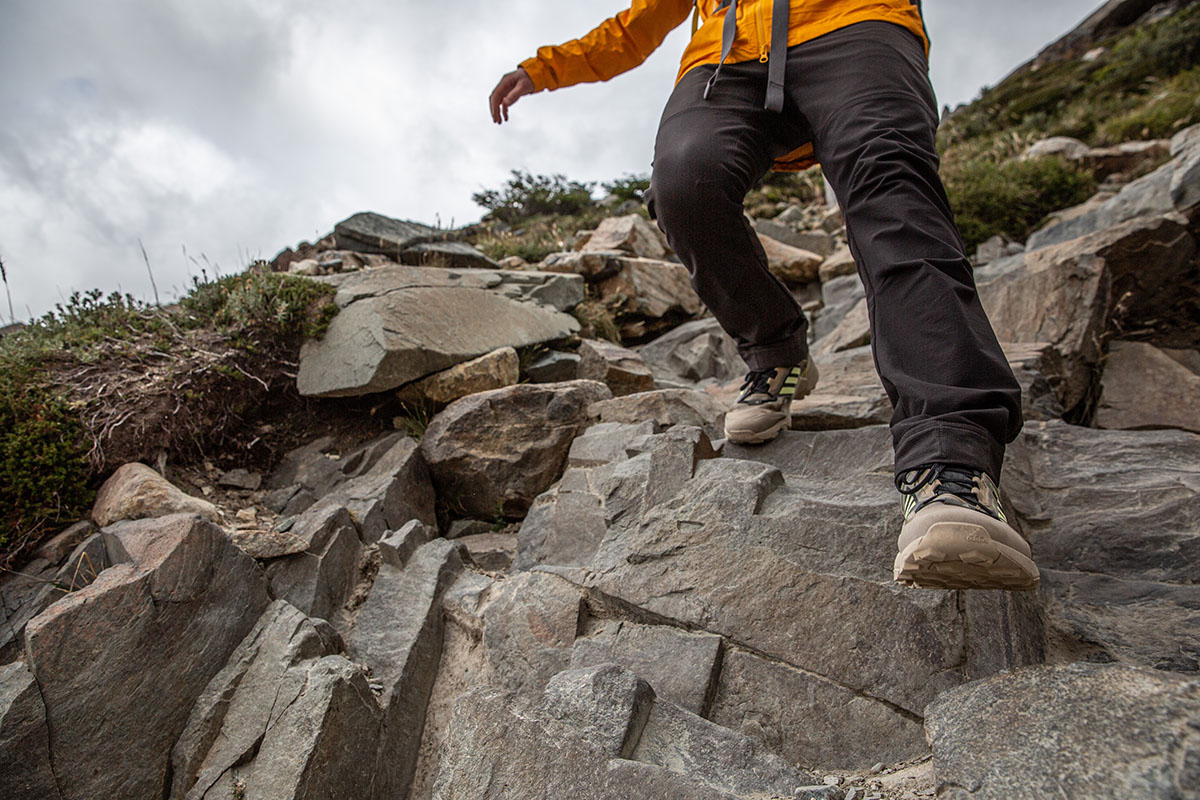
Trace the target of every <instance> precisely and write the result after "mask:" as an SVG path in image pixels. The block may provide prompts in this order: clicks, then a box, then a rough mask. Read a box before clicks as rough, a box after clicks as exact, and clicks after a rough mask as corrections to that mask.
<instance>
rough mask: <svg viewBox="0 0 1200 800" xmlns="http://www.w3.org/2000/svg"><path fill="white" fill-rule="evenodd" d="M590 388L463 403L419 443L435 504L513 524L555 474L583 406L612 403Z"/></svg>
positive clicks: (513, 391)
mask: <svg viewBox="0 0 1200 800" xmlns="http://www.w3.org/2000/svg"><path fill="white" fill-rule="evenodd" d="M611 395H612V393H611V392H610V391H609V390H608V387H606V386H604V385H603V384H600V383H596V382H595V381H570V382H567V383H546V384H523V385H519V386H510V387H508V388H505V389H497V390H494V391H491V392H481V393H479V394H475V395H471V396H469V397H464V398H462V399H461V400H456V401H455V402H453V403H451V404H450V405H449V406H448V407H447V408H446V409H445V410H444V411H442V412H441V413H440V414H438V415H437V416H436V417H434V418H433V420H432V421H431V422H430V423H429V427H428V428H427V429H426V431H425V437H424V439H423V440H422V443H421V451H422V452H423V453H424V456H425V459H426V461H427V462H428V463H429V469H430V471H431V473H432V475H433V481H434V485H435V486H436V487H437V492H438V495H439V497H440V498H441V499H442V501H443V502H445V503H446V504H447V505H448V506H449V507H451V508H453V509H455V510H456V511H459V512H461V513H463V514H473V515H481V516H486V517H492V516H495V515H496V514H501V515H504V516H514V517H520V516H524V515H525V512H526V511H528V510H529V505H530V503H532V502H533V498H534V497H536V496H537V495H538V494H540V493H541V492H542V491H544V490H545V489H546V488H547V487H549V486H550V484H551V483H553V482H554V481H555V480H557V479H558V476H559V475H560V474H561V472H562V467H563V462H564V460H565V459H566V455H567V450H568V449H569V448H570V446H571V440H572V439H574V438H575V436H576V435H577V434H578V433H579V431H580V430H581V429H582V428H583V427H586V425H587V421H588V413H589V412H588V407H589V406H590V405H591V404H592V403H594V402H596V401H598V400H602V399H605V398H608V397H611Z"/></svg>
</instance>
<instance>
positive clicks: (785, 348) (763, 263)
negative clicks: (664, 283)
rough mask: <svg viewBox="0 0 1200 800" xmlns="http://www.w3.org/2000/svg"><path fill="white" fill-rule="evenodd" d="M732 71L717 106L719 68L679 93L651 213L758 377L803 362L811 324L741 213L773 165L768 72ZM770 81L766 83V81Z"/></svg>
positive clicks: (663, 135)
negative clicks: (713, 79)
mask: <svg viewBox="0 0 1200 800" xmlns="http://www.w3.org/2000/svg"><path fill="white" fill-rule="evenodd" d="M760 66H761V65H759V64H757V63H754V64H753V65H748V64H730V65H726V67H725V68H724V70H722V72H721V78H720V80H718V81H717V83H716V84H715V85H714V86H713V91H712V94H711V96H710V97H709V99H708V100H704V99H703V98H702V97H701V94H702V92H703V90H704V84H705V82H706V81H707V80H708V76H709V75H710V74H711V72H712V68H711V67H698V68H696V69H693V70H692V71H691V72H689V73H688V74H687V75H685V76H684V77H683V79H682V80H681V81H680V82H679V84H678V85H677V86H676V87H675V91H674V92H673V93H672V95H671V99H670V100H669V101H668V103H667V107H666V110H665V111H664V112H663V116H662V122H661V123H660V125H659V130H658V137H657V139H656V141H655V145H654V170H653V175H652V177H651V180H650V192H649V203H650V211H651V214H652V215H654V216H655V217H656V219H657V220H658V224H659V226H660V227H661V228H662V230H663V232H664V233H666V235H667V241H668V242H670V244H671V247H672V248H674V250H675V252H676V253H677V254H678V255H679V258H680V260H681V261H682V262H683V263H684V265H685V266H686V267H687V269H688V272H689V273H690V274H691V277H692V285H693V286H694V287H695V289H696V293H697V294H698V295H699V296H700V299H701V300H703V301H704V304H705V305H706V306H708V309H709V310H710V311H711V312H712V313H713V316H715V317H716V318H717V321H718V322H720V324H721V327H722V328H724V330H725V332H726V333H728V334H729V335H730V336H731V337H732V338H733V340H734V342H735V343H736V344H737V347H738V352H739V353H740V354H741V356H742V358H743V359H745V361H746V363H747V364H748V365H749V367H750V369H752V370H765V369H770V368H773V367H780V366H784V365H793V364H799V363H801V362H802V361H804V359H805V358H806V357H807V356H808V343H807V338H806V334H807V331H808V321H807V320H806V319H805V317H804V312H803V311H801V310H800V305H799V303H797V302H796V299H795V298H794V297H792V294H791V292H789V291H788V289H787V287H786V286H785V285H784V284H783V282H782V281H780V280H779V279H778V278H776V277H775V276H774V275H772V274H771V272H770V271H769V270H768V269H767V257H766V254H765V253H764V252H763V248H762V245H761V244H760V243H759V241H758V236H757V235H756V234H755V232H754V229H753V228H752V227H751V226H750V223H749V222H748V221H747V220H746V217H745V214H744V212H743V209H742V203H743V201H744V200H745V197H746V193H747V192H748V191H749V190H750V188H751V187H752V186H753V185H754V183H755V182H756V181H757V180H758V179H759V178H761V177H762V176H763V175H764V174H765V173H766V171H767V169H768V168H769V167H770V166H771V162H772V159H773V158H774V156H775V155H778V153H775V152H773V151H772V150H771V141H772V136H771V132H772V128H773V126H776V125H777V124H778V122H777V118H776V115H774V114H771V113H770V112H767V111H765V110H764V109H763V92H764V90H765V85H766V72H765V69H758V67H760ZM758 73H761V76H760V75H758Z"/></svg>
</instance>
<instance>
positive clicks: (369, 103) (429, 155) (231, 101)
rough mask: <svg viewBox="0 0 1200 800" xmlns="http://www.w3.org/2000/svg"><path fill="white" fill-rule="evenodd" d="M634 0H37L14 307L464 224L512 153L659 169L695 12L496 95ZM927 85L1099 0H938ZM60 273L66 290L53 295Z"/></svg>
mask: <svg viewBox="0 0 1200 800" xmlns="http://www.w3.org/2000/svg"><path fill="white" fill-rule="evenodd" d="M624 5H625V3H624V2H623V1H622V0H599V2H591V3H587V4H575V3H563V4H556V3H551V2H546V0H537V2H535V0H510V2H507V3H490V2H481V0H442V2H437V3H428V2H416V0H343V2H341V3H337V4H332V3H327V2H317V0H205V2H203V3H198V2H194V1H193V0H156V2H154V3H146V2H141V1H140V0H108V1H107V2H105V3H94V2H89V1H88V0H42V2H38V3H6V4H4V16H5V24H4V26H3V27H2V28H0V113H3V116H4V119H5V126H4V128H3V130H0V256H2V257H3V258H4V259H5V263H6V264H7V266H8V273H9V279H10V281H11V282H12V291H13V298H14V302H15V304H16V305H17V306H18V309H19V308H20V307H21V306H23V305H26V304H28V305H29V307H30V308H31V309H32V310H33V311H34V312H35V313H41V312H42V311H45V310H46V309H48V308H50V307H51V306H52V305H53V304H54V303H55V302H57V301H58V300H59V299H60V295H59V288H61V291H62V292H64V293H66V292H69V291H70V289H72V288H78V289H88V288H91V287H93V286H95V287H99V288H101V289H103V290H105V291H110V290H112V289H115V288H117V287H118V286H120V287H121V288H122V289H124V290H126V291H131V292H133V293H135V294H138V295H140V296H142V297H149V296H150V286H149V279H148V277H147V276H146V270H145V266H144V264H143V263H142V260H141V254H140V251H139V250H138V248H137V239H138V238H139V237H140V238H141V239H142V241H143V242H144V243H145V245H146V249H147V252H148V253H149V255H150V258H151V263H152V264H153V265H154V270H155V275H156V278H157V279H158V283H159V288H160V292H161V293H162V294H169V293H170V292H169V287H170V286H172V285H174V286H176V287H177V288H179V289H182V288H184V287H185V285H186V284H187V281H188V274H189V271H191V272H195V267H194V266H190V265H189V264H188V262H186V261H185V259H184V258H183V255H182V248H183V247H185V246H186V248H187V250H188V252H189V253H192V254H194V255H198V254H200V253H204V254H205V255H206V256H207V257H208V259H209V260H211V261H213V262H217V263H218V264H220V265H221V266H222V268H223V269H225V270H234V269H239V268H241V267H242V266H244V262H245V260H246V259H247V258H249V257H258V256H264V257H270V256H272V255H274V253H275V252H276V251H278V250H279V249H281V248H282V247H284V246H287V245H293V244H295V243H296V242H297V241H299V240H301V239H313V238H315V237H317V236H320V235H322V234H323V233H326V232H327V231H328V230H329V229H330V228H331V227H332V225H333V224H334V223H335V222H337V221H338V220H339V219H342V218H344V217H346V216H348V215H349V214H352V213H354V212H356V211H360V210H364V209H372V210H376V211H379V212H381V213H385V214H391V215H394V216H400V217H407V218H412V219H418V220H423V221H430V222H432V221H434V220H435V218H438V219H440V220H441V222H442V223H443V224H449V223H450V221H451V220H452V219H453V220H454V222H455V223H456V224H464V223H466V222H470V221H472V220H474V219H477V218H478V217H479V214H480V213H481V209H479V208H478V207H477V206H475V204H474V203H473V202H472V201H471V195H472V193H474V192H476V191H478V190H479V189H481V188H484V187H496V186H499V185H500V184H501V183H502V182H503V181H504V180H505V179H506V178H507V177H508V174H509V171H510V170H511V169H514V168H520V169H527V170H530V171H532V172H535V173H566V174H567V175H569V176H570V177H571V178H573V179H576V180H588V181H600V180H606V179H610V178H615V177H618V176H620V175H622V174H625V173H644V172H647V171H648V170H649V164H650V159H651V155H652V149H653V141H654V132H655V129H656V128H657V124H658V118H659V114H660V111H661V109H662V106H663V104H664V103H665V102H666V99H667V96H668V95H669V93H670V90H671V86H672V83H673V80H674V78H675V73H676V69H677V66H678V59H679V55H680V53H681V52H682V50H683V48H684V46H685V44H686V38H687V33H686V27H687V26H686V24H685V25H683V26H681V28H680V29H679V30H677V31H676V32H674V33H672V34H671V36H670V37H668V39H667V41H666V42H665V43H664V44H663V46H662V47H661V48H660V49H659V50H658V51H657V52H655V53H654V54H653V55H652V56H651V57H650V59H649V60H648V61H647V63H646V64H644V65H643V66H642V67H640V68H639V69H637V70H635V71H633V72H631V73H629V74H626V75H622V76H620V77H618V78H616V79H614V80H612V81H610V82H608V83H606V84H596V85H589V86H581V87H573V88H571V89H568V90H564V91H561V92H555V93H549V94H546V93H543V94H539V95H534V96H531V97H527V98H524V99H522V100H521V102H520V103H519V104H518V105H517V106H516V107H515V108H514V109H513V113H512V121H511V122H510V123H509V124H507V125H505V126H502V127H497V126H494V125H493V124H492V123H491V120H490V118H489V116H488V113H487V108H486V101H487V96H488V94H489V93H490V91H491V89H492V87H493V86H494V85H495V83H496V81H497V80H498V79H499V77H500V76H501V75H502V74H503V73H504V72H506V71H508V70H510V69H512V68H513V67H514V66H515V65H516V63H517V62H518V61H520V60H521V59H523V58H525V57H527V56H528V55H531V54H532V53H533V52H534V51H535V50H536V48H537V46H539V45H542V44H547V43H557V42H561V41H563V40H565V39H569V38H572V37H574V36H578V35H581V34H583V33H584V32H586V31H587V30H588V29H589V28H591V27H592V26H593V25H595V24H596V23H598V22H599V21H600V20H601V19H602V18H603V17H604V16H606V15H609V14H612V13H615V12H616V11H618V10H620V9H621V8H623V7H624ZM924 5H925V11H926V16H927V18H928V21H929V26H930V28H931V30H932V32H933V36H934V49H933V79H934V84H935V87H936V88H937V89H938V92H939V96H940V97H941V98H942V101H943V102H947V103H951V104H953V103H957V102H960V101H963V100H968V99H970V97H972V96H973V95H974V94H975V93H976V92H977V91H978V88H979V86H980V85H982V84H984V83H991V82H995V81H997V80H998V79H999V78H1001V77H1002V76H1003V75H1004V74H1005V73H1006V72H1007V71H1008V70H1009V69H1010V68H1012V67H1013V66H1015V65H1016V64H1017V63H1019V62H1021V61H1023V60H1025V59H1026V58H1028V57H1030V56H1032V55H1033V54H1034V53H1035V52H1036V51H1037V50H1038V48H1040V47H1041V46H1042V45H1044V44H1045V43H1047V42H1049V41H1051V40H1052V39H1054V38H1057V36H1058V35H1060V34H1061V33H1063V32H1065V31H1066V30H1067V29H1068V28H1069V27H1070V26H1071V25H1072V24H1074V23H1075V22H1077V21H1078V20H1079V19H1081V18H1082V17H1083V16H1084V15H1085V14H1086V13H1087V12H1088V11H1089V10H1090V9H1091V8H1092V7H1094V6H1095V5H1096V2H1095V0H1063V2H1060V3H1057V4H1049V5H1047V4H1044V3H1043V4H1034V3H1032V2H1030V0H1009V2H1004V3H997V2H995V0H988V1H987V2H983V0H957V2H955V1H954V0H925V3H924ZM56 287H57V288H56Z"/></svg>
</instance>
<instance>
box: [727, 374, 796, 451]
mask: <svg viewBox="0 0 1200 800" xmlns="http://www.w3.org/2000/svg"><path fill="white" fill-rule="evenodd" d="M816 385H817V365H816V364H814V363H813V361H812V359H811V358H806V359H805V360H804V361H803V362H801V363H800V364H798V365H796V366H794V367H774V368H773V369H752V370H750V372H748V373H747V374H746V382H745V383H743V384H742V386H741V390H740V391H741V394H739V395H738V399H737V402H736V403H734V404H733V408H731V409H729V413H728V414H726V415H725V438H726V439H728V440H729V441H731V442H736V443H737V444H760V443H762V442H769V441H771V440H772V439H774V438H775V437H776V436H778V435H779V432H780V431H782V430H783V429H785V428H787V427H788V426H789V425H790V424H791V421H792V400H794V399H796V398H800V397H804V396H805V395H807V394H808V393H809V392H811V391H812V390H813V387H814V386H816Z"/></svg>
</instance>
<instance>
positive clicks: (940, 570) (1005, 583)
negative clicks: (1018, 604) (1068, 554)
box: [892, 522, 1039, 591]
mask: <svg viewBox="0 0 1200 800" xmlns="http://www.w3.org/2000/svg"><path fill="white" fill-rule="evenodd" d="M892 575H893V577H895V579H896V580H897V581H898V582H900V583H902V584H904V585H906V586H915V587H919V588H930V589H1008V590H1013V591H1029V590H1033V589H1036V588H1037V587H1038V581H1039V574H1038V568H1037V565H1036V564H1034V563H1033V561H1032V560H1031V559H1029V558H1028V557H1027V556H1025V555H1024V554H1023V553H1020V552H1018V551H1017V550H1015V549H1013V548H1012V547H1009V546H1008V545H1005V544H1003V543H1001V542H997V541H995V540H994V539H992V537H991V536H990V535H989V534H988V532H987V529H986V528H984V527H983V526H981V525H972V524H970V523H965V522H938V523H934V524H933V525H931V526H930V527H929V530H928V531H927V532H926V533H925V535H924V536H921V537H919V538H917V539H915V540H914V541H913V542H911V543H910V544H909V545H908V547H906V548H904V550H902V551H901V552H900V553H899V554H898V555H897V556H896V563H895V565H894V567H893V570H892Z"/></svg>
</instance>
